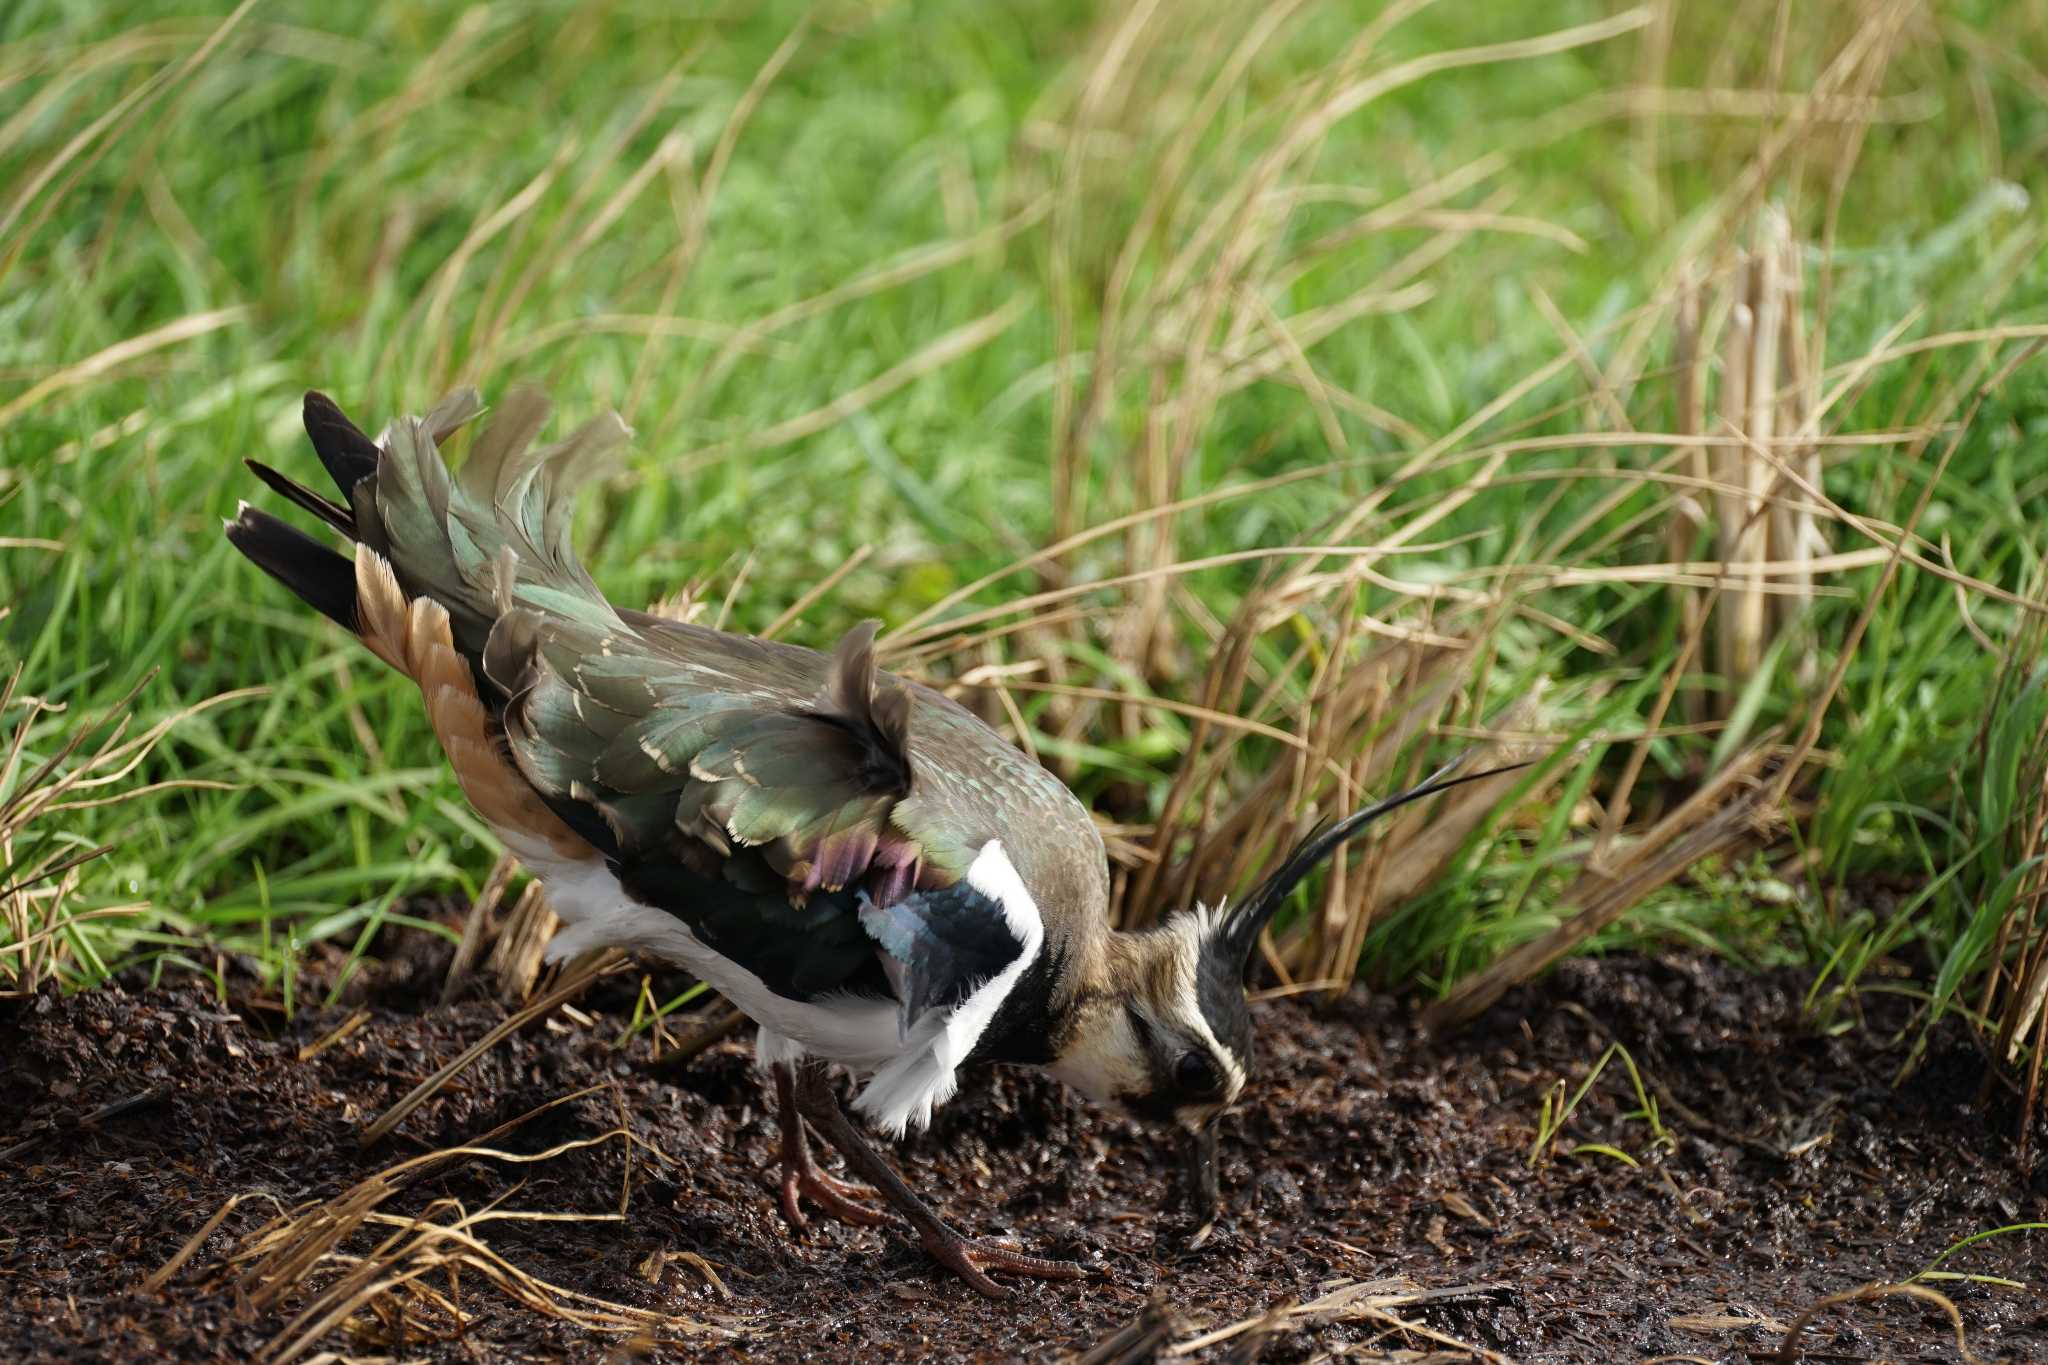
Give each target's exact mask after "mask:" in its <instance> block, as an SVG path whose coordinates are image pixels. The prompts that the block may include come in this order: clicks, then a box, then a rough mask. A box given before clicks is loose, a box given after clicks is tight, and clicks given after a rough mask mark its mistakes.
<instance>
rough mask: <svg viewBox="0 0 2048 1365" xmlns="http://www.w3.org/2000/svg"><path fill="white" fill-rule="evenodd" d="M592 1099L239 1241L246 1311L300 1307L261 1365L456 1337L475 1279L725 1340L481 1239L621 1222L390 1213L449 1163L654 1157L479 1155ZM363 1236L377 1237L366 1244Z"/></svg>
mask: <svg viewBox="0 0 2048 1365" xmlns="http://www.w3.org/2000/svg"><path fill="white" fill-rule="evenodd" d="M592 1093H594V1091H592V1090H584V1091H579V1092H576V1093H575V1094H573V1095H565V1096H562V1097H561V1098H559V1099H557V1100H554V1101H551V1102H550V1103H549V1104H546V1105H543V1106H541V1108H539V1109H536V1110H534V1111H532V1112H531V1113H529V1114H526V1115H523V1116H521V1117H520V1118H518V1119H515V1120H513V1121H512V1122H511V1123H508V1124H504V1125H501V1126H500V1127H499V1128H497V1129H494V1130H493V1131H492V1132H491V1133H489V1134H487V1135H486V1136H485V1137H484V1138H483V1139H480V1140H479V1141H478V1142H476V1143H473V1144H469V1145H465V1146H461V1147H451V1148H446V1149H443V1150H441V1151H436V1152H430V1153H427V1154H425V1155H422V1156H415V1157H409V1158H407V1159H406V1160H404V1161H401V1162H398V1163H396V1164H394V1165H392V1166H389V1167H387V1168H385V1169H384V1170H382V1171H379V1172H378V1173H376V1174H375V1175H372V1176H370V1177H369V1178H367V1179H365V1180H363V1181H361V1182H359V1183H358V1184H356V1185H355V1186H353V1187H352V1188H350V1189H349V1190H347V1191H345V1192H344V1193H342V1194H341V1195H338V1196H336V1197H335V1198H333V1199H330V1200H327V1201H325V1202H323V1203H317V1204H306V1205H301V1206H300V1207H298V1208H296V1209H292V1210H290V1211H288V1212H281V1213H280V1214H279V1215H278V1216H277V1217H275V1218H272V1219H270V1220H269V1221H268V1222H266V1223H264V1224H263V1225H262V1226H260V1227H258V1228H257V1229H255V1230H254V1231H253V1232H251V1233H249V1234H248V1235H247V1236H245V1237H243V1238H242V1239H241V1241H240V1243H239V1244H238V1245H237V1247H236V1249H235V1250H234V1251H233V1252H232V1253H230V1254H229V1256H228V1257H227V1261H226V1264H227V1266H229V1267H233V1268H235V1270H236V1271H237V1274H236V1287H237V1288H238V1290H239V1291H240V1292H241V1293H242V1294H243V1295H244V1296H245V1297H246V1300H247V1302H248V1303H249V1304H250V1305H251V1306H252V1307H253V1308H256V1309H258V1310H259V1311H271V1310H277V1309H281V1308H283V1307H284V1306H285V1305H286V1304H287V1303H288V1302H289V1301H292V1300H296V1299H303V1300H304V1301H303V1303H302V1304H301V1306H300V1307H299V1308H298V1310H297V1311H296V1313H294V1315H293V1316H292V1317H291V1319H290V1320H289V1321H288V1322H287V1323H286V1324H285V1326H284V1327H283V1328H282V1329H280V1330H279V1332H278V1333H277V1334H276V1336H275V1337H273V1338H272V1340H271V1342H270V1344H269V1346H268V1347H267V1348H266V1349H265V1352H264V1356H263V1358H264V1359H265V1360H266V1361H270V1362H276V1363H277V1365H284V1363H285V1362H289V1361H293V1360H297V1359H299V1358H301V1357H303V1356H305V1355H306V1354H307V1353H308V1352H309V1351H311V1350H313V1349H314V1348H315V1347H316V1346H318V1344H319V1343H320V1342H321V1341H322V1339H324V1338H326V1337H327V1336H328V1334H329V1333H331V1332H334V1331H336V1330H342V1331H346V1332H348V1333H349V1334H350V1335H352V1336H355V1337H358V1338H362V1339H368V1340H372V1341H376V1342H379V1343H381V1344H395V1343H400V1342H405V1341H408V1340H410V1341H419V1340H421V1339H423V1338H424V1339H445V1338H447V1337H449V1336H453V1335H457V1334H459V1333H460V1332H461V1331H462V1330H463V1328H464V1327H465V1326H467V1325H468V1324H469V1323H470V1322H472V1321H474V1319H475V1316H476V1314H475V1313H474V1312H473V1311H472V1310H471V1309H469V1308H466V1307H464V1303H463V1298H462V1288H461V1287H462V1283H463V1281H464V1279H465V1278H467V1279H468V1281H469V1283H471V1284H475V1283H477V1282H478V1281H481V1282H483V1283H485V1284H487V1285H489V1286H491V1287H492V1288H493V1289H495V1290H497V1291H498V1292H499V1293H500V1294H501V1295H503V1296H504V1297H506V1298H508V1299H510V1300H512V1301H513V1302H514V1303H516V1304H519V1305H521V1306H523V1307H525V1308H526V1309H528V1310H529V1311H532V1312H534V1313H538V1314H541V1315H543V1316H547V1317H552V1318H556V1319H558V1320H561V1321H565V1322H569V1323H572V1324H575V1325H576V1326H578V1327H581V1328H583V1329H584V1330H586V1331H590V1332H593V1333H597V1334H602V1335H609V1336H616V1337H635V1338H643V1339H652V1340H653V1341H654V1342H655V1343H656V1344H667V1343H674V1342H677V1341H680V1340H683V1339H701V1338H704V1337H707V1336H713V1337H729V1336H731V1335H733V1333H732V1330H731V1329H730V1328H729V1327H727V1326H725V1325H721V1324H713V1323H705V1322H698V1321H694V1320H691V1319H688V1318H682V1317H678V1316H676V1315H674V1314H668V1313H657V1312H652V1311H649V1310H646V1309H638V1308H632V1307H628V1306H626V1305H624V1304H617V1303H612V1302H609V1301H607V1300H604V1299H598V1298H594V1297H592V1296H590V1295H587V1294H582V1293H579V1292H577V1291H574V1290H570V1289H565V1288H563V1287H561V1286H558V1285H554V1284H550V1283H548V1282H547V1281H545V1280H542V1279H539V1278H538V1277H536V1276H533V1275H531V1274H528V1273H527V1272H526V1271H524V1270H522V1269H520V1268H519V1267H518V1266H517V1265H515V1264H513V1263H512V1262H511V1261H509V1260H507V1259H506V1258H505V1257H504V1256H502V1255H500V1254H499V1253H498V1252H497V1251H495V1250H494V1249H493V1248H492V1247H491V1246H490V1244H489V1243H488V1242H487V1241H486V1240H485V1239H484V1237H483V1235H482V1234H481V1232H480V1231H479V1229H480V1228H482V1227H483V1226H484V1225H486V1224H488V1223H490V1222H507V1221H522V1222H560V1221H564V1220H573V1221H581V1222H618V1221H620V1220H622V1219H623V1218H624V1216H625V1215H624V1214H623V1212H607V1213H596V1214H584V1213H548V1212H521V1211H512V1210H506V1209H501V1208H497V1207H495V1206H494V1207H491V1208H487V1209H483V1210H478V1211H475V1212H471V1211H468V1210H466V1209H464V1208H463V1207H462V1206H461V1205H460V1204H459V1203H458V1202H456V1201H454V1200H449V1199H440V1200H435V1201H433V1202H432V1203H430V1204H429V1205H428V1206H427V1207H426V1208H425V1209H423V1210H422V1211H420V1212H419V1213H417V1214H411V1215H400V1214H394V1213H391V1212H388V1211H387V1206H388V1205H389V1203H390V1201H391V1200H392V1199H393V1198H394V1197H395V1196H397V1195H399V1194H400V1193H402V1192H404V1191H405V1190H407V1189H409V1188H411V1187H412V1186H413V1185H415V1184H417V1183H418V1182H419V1181H420V1180H421V1179H422V1178H423V1177H425V1176H427V1175H429V1174H433V1173H436V1172H439V1171H442V1170H444V1169H445V1168H446V1167H447V1166H448V1165H449V1164H451V1163H454V1162H460V1161H468V1160H476V1159H484V1160H490V1161H498V1162H507V1163H515V1164H539V1163H543V1162H547V1161H552V1160H554V1159H556V1158H557V1157H560V1156H563V1155H566V1154H567V1153H570V1152H574V1151H579V1150H583V1149H585V1148H590V1147H596V1146H600V1145H603V1144H605V1143H609V1142H612V1141H614V1140H618V1141H621V1142H624V1143H626V1144H628V1145H629V1146H633V1145H638V1146H642V1147H646V1148H647V1150H648V1151H650V1152H653V1153H654V1154H655V1155H656V1156H657V1157H659V1156H660V1152H659V1151H658V1149H655V1148H652V1147H649V1146H647V1144H645V1143H643V1142H641V1140H640V1139H639V1138H637V1137H635V1136H634V1134H633V1133H632V1132H631V1131H630V1130H629V1129H627V1128H625V1127H619V1128H614V1129H612V1130H610V1131H608V1132H605V1133H601V1134H598V1135H597V1136H595V1137H589V1138H580V1139H576V1140H574V1141H570V1142H564V1143H561V1144H558V1145H556V1146H554V1147H551V1148H549V1149H548V1150H546V1151H543V1152H538V1153H534V1154H530V1155H529V1154H520V1153H513V1152H506V1151H501V1150H498V1149H496V1148H493V1147H490V1146H488V1145H485V1144H487V1143H489V1142H491V1141H494V1140H495V1139H497V1138H498V1137H500V1136H502V1135H504V1134H505V1133H507V1132H510V1131H511V1130H512V1129H514V1128H516V1127H518V1126H519V1125H521V1124H523V1123H525V1122H526V1121H528V1120H529V1119H532V1118H534V1117H535V1116H537V1115H539V1114H541V1113H544V1112H546V1111H547V1110H549V1109H552V1108H555V1107H556V1106H558V1105H561V1104H565V1103H568V1102H570V1101H572V1100H576V1099H581V1098H583V1097H585V1096H587V1095H589V1094H592ZM234 1202H235V1201H230V1202H229V1204H228V1205H227V1206H224V1207H223V1208H222V1209H221V1210H220V1211H219V1212H218V1213H216V1214H215V1215H214V1217H213V1218H212V1219H211V1220H210V1221H209V1223H208V1225H207V1227H206V1228H203V1229H202V1230H201V1235H199V1236H197V1237H195V1238H194V1239H193V1240H192V1241H190V1242H188V1243H187V1245H186V1246H185V1248H183V1249H181V1251H180V1252H179V1253H178V1255H177V1256H176V1257H174V1258H173V1259H172V1260H171V1262H169V1263H168V1264H167V1265H166V1266H165V1267H164V1268H163V1269H162V1270H159V1271H158V1272H157V1274H156V1275H154V1276H152V1277H151V1280H150V1284H149V1287H151V1288H161V1287H162V1285H163V1284H164V1283H166V1282H168V1280H169V1278H170V1277H171V1276H172V1275H173V1274H175V1273H176V1271H177V1270H178V1268H179V1267H180V1266H181V1265H183V1264H184V1263H185V1261H186V1260H188V1259H189V1258H190V1255H191V1253H192V1251H193V1250H194V1249H195V1248H196V1246H197V1245H198V1244H199V1243H200V1242H202V1241H203V1240H204V1236H205V1235H206V1234H207V1233H210V1232H211V1231H212V1230H213V1229H215V1228H217V1227H218V1226H219V1224H220V1223H221V1221H222V1220H223V1219H225V1217H226V1215H227V1214H228V1213H229V1212H230V1211H231V1210H232V1208H233V1206H234ZM366 1233H372V1234H374V1233H381V1235H380V1236H376V1238H375V1240H374V1241H372V1242H371V1243H370V1244H369V1245H368V1246H363V1245H362V1240H363V1235H364V1234H366ZM336 1272H338V1274H337V1273H336ZM429 1277H432V1278H434V1279H436V1280H439V1281H442V1282H444V1283H445V1284H446V1286H447V1289H446V1291H445V1292H443V1291H442V1290H439V1289H435V1288H432V1287H430V1286H429V1285H428V1283H427V1281H428V1279H429ZM365 1315H367V1316H365Z"/></svg>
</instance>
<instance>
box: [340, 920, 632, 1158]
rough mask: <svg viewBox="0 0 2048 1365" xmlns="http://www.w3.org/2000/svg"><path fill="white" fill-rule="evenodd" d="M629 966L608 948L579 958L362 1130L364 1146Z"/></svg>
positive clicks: (370, 1143)
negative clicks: (508, 1041)
mask: <svg viewBox="0 0 2048 1365" xmlns="http://www.w3.org/2000/svg"><path fill="white" fill-rule="evenodd" d="M627 965H628V964H627V962H626V960H625V958H624V957H622V956H621V955H620V954H619V953H617V952H616V951H614V950H612V949H609V948H607V949H605V950H603V951H602V952H598V953H592V954H585V955H584V956H583V957H582V958H579V959H578V960H577V961H576V962H575V963H574V964H572V966H571V967H570V968H569V970H568V971H567V972H566V973H565V975H564V977H563V979H562V981H561V983H560V984H559V985H557V986H556V987H555V988H554V989H553V990H551V991H549V992H548V993H547V994H546V995H544V996H542V997H541V998H540V999H538V1000H536V1001H534V1002H533V1003H532V1004H530V1005H528V1006H527V1007H526V1008H525V1009H522V1010H520V1011H519V1012H518V1013H516V1014H511V1015H508V1016H506V1018H505V1019H504V1020H502V1021H501V1022H500V1023H499V1024H498V1025H497V1026H496V1027H495V1028H493V1029H492V1030H491V1031H490V1032H489V1033H486V1034H485V1035H484V1036H483V1037H481V1038H479V1039H477V1041H476V1042H474V1043H472V1044H470V1045H469V1046H468V1047H467V1048H464V1049H463V1050H462V1052H461V1053H460V1054H459V1055H458V1056H457V1057H456V1058H455V1060H453V1061H451V1062H449V1063H448V1064H447V1065H446V1066H444V1067H442V1068H441V1069H440V1070H439V1071H436V1072H435V1073H434V1074H433V1075H431V1076H429V1077H427V1079H426V1080H424V1081H421V1082H420V1083H419V1084H418V1085H416V1086H414V1087H413V1088H412V1090H410V1091H409V1092H407V1094H406V1096H405V1098H404V1099H401V1100H400V1101H399V1102H398V1103H396V1104H394V1105H392V1106H391V1107H390V1108H389V1109H387V1110H385V1111H384V1114H383V1115H382V1116H381V1117H380V1118H378V1119H377V1120H376V1122H374V1123H372V1124H371V1125H370V1126H369V1127H367V1128H365V1129H364V1130H363V1135H362V1139H361V1140H362V1144H363V1146H365V1147H368V1146H370V1145H372V1144H373V1143H375V1142H376V1141H377V1140H378V1139H380V1138H382V1137H383V1136H384V1135H385V1134H386V1133H389V1132H390V1131H391V1130H392V1129H393V1128H396V1127H397V1126H398V1125H399V1124H400V1123H402V1122H404V1121H405V1117H406V1115H408V1114H410V1113H412V1111H413V1110H415V1109H417V1108H419V1107H420V1106H421V1105H422V1104H425V1103H426V1102H427V1101H428V1100H430V1099H432V1098H433V1097H434V1096H435V1095H436V1094H438V1093H440V1090H441V1087H443V1086H445V1085H447V1084H448V1082H449V1081H451V1080H453V1079H455V1078H456V1077H457V1076H459V1075H461V1074H462V1073H463V1072H464V1071H465V1070H467V1069H468V1068H469V1067H470V1066H471V1065H472V1064H474V1063H475V1062H476V1060H477V1058H479V1057H481V1056H483V1055H484V1054H485V1053H486V1052H489V1051H490V1050H491V1049H492V1048H494V1047H496V1046H497V1045H498V1044H499V1043H501V1042H503V1041H504V1040H505V1039H507V1038H509V1037H511V1036H512V1035H513V1034H514V1033H516V1032H518V1031H519V1030H520V1029H522V1028H524V1027H525V1026H526V1025H528V1024H530V1023H532V1022H533V1021H534V1020H536V1019H539V1018H542V1017H543V1016H545V1015H547V1014H549V1013H551V1012H552V1011H553V1010H554V1009H556V1008H557V1007H558V1006H560V1005H563V1004H566V1003H568V1002H569V1001H571V1000H573V999H575V998H576V997H577V996H579V995H581V994H582V993H583V992H584V991H585V990H586V989H588V988H589V986H590V983H591V982H593V981H595V980H597V979H598V978H599V977H600V976H606V975H608V974H610V973H612V972H616V971H623V970H624V969H625V968H626V966H627Z"/></svg>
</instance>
